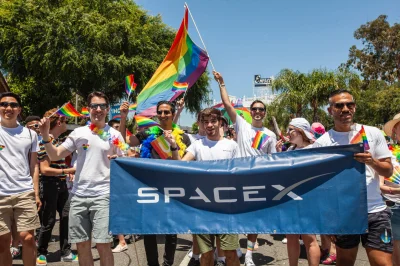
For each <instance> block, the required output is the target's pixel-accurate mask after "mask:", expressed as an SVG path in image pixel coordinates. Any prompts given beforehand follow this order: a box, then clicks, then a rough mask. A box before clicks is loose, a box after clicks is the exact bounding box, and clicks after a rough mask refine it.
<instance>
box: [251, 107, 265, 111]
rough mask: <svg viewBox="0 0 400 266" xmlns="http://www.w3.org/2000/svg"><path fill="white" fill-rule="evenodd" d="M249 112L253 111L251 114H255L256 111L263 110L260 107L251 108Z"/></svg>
mask: <svg viewBox="0 0 400 266" xmlns="http://www.w3.org/2000/svg"><path fill="white" fill-rule="evenodd" d="M251 111H253V112H257V111H259V112H265V108H262V107H252V108H251Z"/></svg>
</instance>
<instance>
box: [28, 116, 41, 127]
mask: <svg viewBox="0 0 400 266" xmlns="http://www.w3.org/2000/svg"><path fill="white" fill-rule="evenodd" d="M32 121H40V117H39V116H37V115H30V116H28V117H27V118H26V119H25V125H26V124H28V123H29V122H32Z"/></svg>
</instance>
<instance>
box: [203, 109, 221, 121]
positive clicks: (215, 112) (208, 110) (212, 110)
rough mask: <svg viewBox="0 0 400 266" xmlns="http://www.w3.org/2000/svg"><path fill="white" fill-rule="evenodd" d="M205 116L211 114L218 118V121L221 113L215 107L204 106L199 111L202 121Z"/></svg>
mask: <svg viewBox="0 0 400 266" xmlns="http://www.w3.org/2000/svg"><path fill="white" fill-rule="evenodd" d="M206 116H212V117H215V118H216V119H218V121H220V120H221V117H222V113H221V111H220V110H218V109H216V108H212V107H210V108H206V109H204V110H203V111H201V120H202V121H203V119H204V117H206Z"/></svg>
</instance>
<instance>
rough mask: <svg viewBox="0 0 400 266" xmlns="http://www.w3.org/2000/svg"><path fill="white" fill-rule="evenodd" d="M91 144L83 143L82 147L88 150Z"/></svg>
mask: <svg viewBox="0 0 400 266" xmlns="http://www.w3.org/2000/svg"><path fill="white" fill-rule="evenodd" d="M89 146H90V145H89V144H82V148H83V150H84V151H87V149H88V148H89Z"/></svg>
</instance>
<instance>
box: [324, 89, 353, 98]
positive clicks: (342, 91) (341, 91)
mask: <svg viewBox="0 0 400 266" xmlns="http://www.w3.org/2000/svg"><path fill="white" fill-rule="evenodd" d="M342 93H348V94H350V95H351V96H353V95H352V94H351V92H350V91H348V90H346V89H338V90H334V91H332V92H331V93H330V94H329V98H332V97H333V96H336V95H338V94H342Z"/></svg>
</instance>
